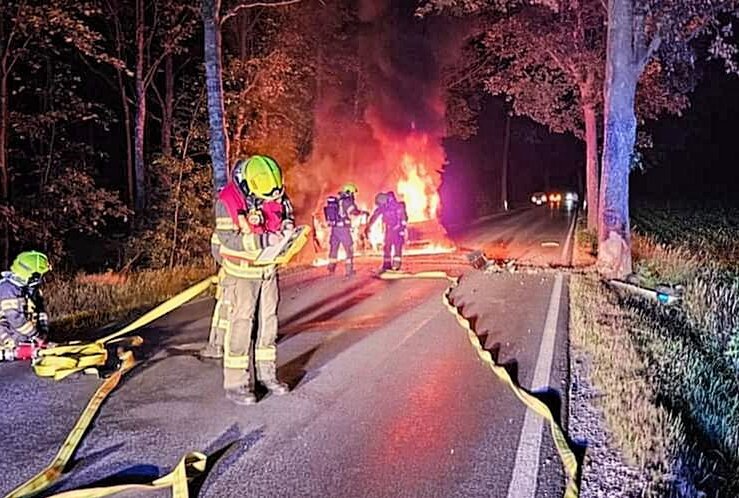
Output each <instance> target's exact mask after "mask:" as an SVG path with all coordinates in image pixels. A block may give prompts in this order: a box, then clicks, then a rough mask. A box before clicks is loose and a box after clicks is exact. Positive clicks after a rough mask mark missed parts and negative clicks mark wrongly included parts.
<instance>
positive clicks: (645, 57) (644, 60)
mask: <svg viewBox="0 0 739 498" xmlns="http://www.w3.org/2000/svg"><path fill="white" fill-rule="evenodd" d="M661 43H662V38H661V37H660V36H659V35H658V34H657V35H654V38H652V41H651V42H649V46H648V47H647V48H646V49H645V50H644V52H643V53H642V54H639V58H638V59H637V64H636V71H637V73H636V74H641V73H642V71H644V68H645V67H646V66H647V64H649V60H650V59H651V58H652V55H654V53H655V52H656V51H657V50H658V49H659V46H660V44H661Z"/></svg>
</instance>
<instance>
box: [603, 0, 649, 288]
mask: <svg viewBox="0 0 739 498" xmlns="http://www.w3.org/2000/svg"><path fill="white" fill-rule="evenodd" d="M633 37H634V11H633V0H609V2H608V48H607V56H606V78H605V85H604V97H605V102H604V132H603V135H604V141H603V174H602V177H601V190H600V203H599V206H600V213H599V224H598V241H599V244H598V266H599V269H600V271H601V272H602V273H603V274H604V275H605V276H607V277H611V278H623V277H625V276H626V275H628V274H630V273H631V233H630V226H629V169H630V165H631V158H632V154H633V151H634V143H635V141H636V116H635V114H634V101H635V96H636V84H637V80H638V77H639V75H638V71H637V67H636V63H635V60H634V46H633V42H632V40H633Z"/></svg>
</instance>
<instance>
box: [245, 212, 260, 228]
mask: <svg viewBox="0 0 739 498" xmlns="http://www.w3.org/2000/svg"><path fill="white" fill-rule="evenodd" d="M246 221H248V222H249V224H250V225H252V226H259V225H261V224H262V223H263V222H264V218H263V217H262V213H261V212H260V211H258V210H256V209H252V210H251V211H249V213H248V214H247V216H246Z"/></svg>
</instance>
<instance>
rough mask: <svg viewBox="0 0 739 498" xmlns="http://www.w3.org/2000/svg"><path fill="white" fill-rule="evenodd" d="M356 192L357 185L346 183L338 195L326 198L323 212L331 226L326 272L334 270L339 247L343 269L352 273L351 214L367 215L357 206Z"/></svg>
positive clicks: (367, 214)
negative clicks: (343, 261)
mask: <svg viewBox="0 0 739 498" xmlns="http://www.w3.org/2000/svg"><path fill="white" fill-rule="evenodd" d="M356 194H357V186H356V185H354V184H353V183H347V184H346V185H344V186H343V187H341V191H340V192H339V195H338V196H331V197H329V198H328V199H327V200H326V206H324V208H323V214H324V216H325V217H326V223H327V224H328V226H329V227H331V236H330V238H329V251H328V261H329V264H328V272H329V273H334V272H335V271H336V262H337V259H336V258H337V256H338V255H339V247H343V248H344V253H345V254H346V261H345V269H346V276H347V277H351V276H352V275H354V240H353V239H352V216H369V213H367V212H366V211H361V210H360V209H359V208H358V207H357V203H356V201H355V199H354V196H355V195H356Z"/></svg>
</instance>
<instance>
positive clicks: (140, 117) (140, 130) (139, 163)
mask: <svg viewBox="0 0 739 498" xmlns="http://www.w3.org/2000/svg"><path fill="white" fill-rule="evenodd" d="M144 14H145V11H144V0H136V76H135V77H136V124H135V126H136V130H135V133H134V171H135V176H136V189H135V192H136V194H135V201H134V208H135V210H136V211H137V212H138V211H141V210H142V209H143V208H144V204H145V199H146V183H145V178H144V175H145V171H144V134H145V131H146V130H145V127H146V87H145V82H144V57H145V56H146V54H145V52H144V48H145V46H144V29H145V23H144ZM137 214H138V213H137Z"/></svg>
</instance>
